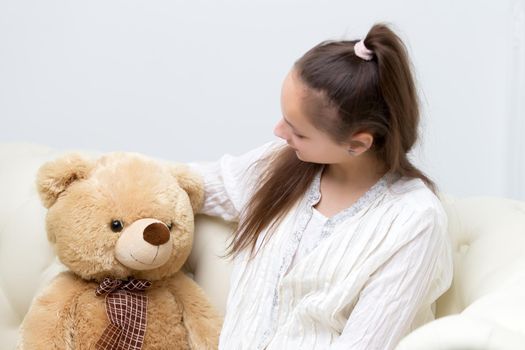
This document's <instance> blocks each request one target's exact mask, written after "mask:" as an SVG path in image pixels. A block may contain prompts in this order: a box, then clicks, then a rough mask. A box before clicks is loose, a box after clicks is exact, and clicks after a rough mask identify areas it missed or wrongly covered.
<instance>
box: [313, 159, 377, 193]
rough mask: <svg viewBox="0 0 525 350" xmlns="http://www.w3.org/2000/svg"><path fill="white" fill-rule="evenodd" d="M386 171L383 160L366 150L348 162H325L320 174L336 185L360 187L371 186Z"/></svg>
mask: <svg viewBox="0 0 525 350" xmlns="http://www.w3.org/2000/svg"><path fill="white" fill-rule="evenodd" d="M386 172H387V167H386V165H385V164H384V162H382V161H380V160H379V159H378V158H377V157H375V156H374V155H372V154H369V152H366V153H365V154H362V155H360V156H357V157H353V158H352V159H351V160H349V161H348V162H344V163H334V164H326V166H325V168H324V171H323V174H322V176H323V178H324V179H325V180H328V181H330V182H332V183H334V184H337V185H338V186H341V187H345V188H353V189H361V188H369V187H371V186H372V185H373V184H375V183H376V182H377V181H378V180H379V179H380V178H381V177H382V176H383V175H385V173H386Z"/></svg>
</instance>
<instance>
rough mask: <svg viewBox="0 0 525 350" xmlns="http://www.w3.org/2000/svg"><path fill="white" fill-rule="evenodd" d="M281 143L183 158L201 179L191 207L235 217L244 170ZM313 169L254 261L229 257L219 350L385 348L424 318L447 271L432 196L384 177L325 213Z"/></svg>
mask: <svg viewBox="0 0 525 350" xmlns="http://www.w3.org/2000/svg"><path fill="white" fill-rule="evenodd" d="M281 146H284V147H286V144H285V142H284V141H282V140H277V141H272V142H268V143H266V144H264V145H262V146H260V147H258V148H256V149H253V150H251V151H249V152H246V153H244V154H242V155H240V156H237V157H235V156H232V155H229V154H226V155H224V156H222V157H221V158H220V159H219V160H218V161H215V162H201V163H189V164H188V165H189V166H190V167H191V168H192V169H193V170H195V171H196V172H198V173H199V174H201V175H202V176H203V179H204V184H205V185H204V186H205V202H204V206H203V208H202V210H201V212H202V213H204V214H208V215H213V216H219V217H222V218H223V219H225V220H229V221H238V220H239V215H240V212H241V210H242V208H243V207H244V206H245V205H246V203H247V201H248V200H249V198H250V195H251V194H252V192H251V191H252V190H253V188H254V185H255V182H256V181H257V174H256V173H255V171H256V170H255V169H256V168H249V166H250V165H251V164H253V162H255V161H256V160H257V159H259V158H261V157H262V156H263V155H264V154H266V152H273V151H275V150H276V149H277V148H278V147H281ZM321 173H322V169H321V171H319V172H318V173H317V175H316V177H315V178H314V180H313V181H312V183H311V185H310V187H309V188H308V190H307V192H306V193H305V195H304V196H303V198H302V199H301V200H300V201H299V202H298V203H297V204H296V205H295V206H294V207H293V210H292V211H290V213H289V214H288V215H287V216H286V217H285V218H284V220H283V221H282V223H281V224H280V225H279V227H278V228H277V230H276V232H275V233H274V234H273V235H272V236H271V238H270V239H269V240H268V243H267V244H266V245H265V246H264V247H263V249H261V250H260V251H259V253H258V254H257V256H256V258H255V259H253V260H251V261H249V260H248V259H247V256H246V254H245V253H241V254H240V255H239V256H237V258H235V259H234V262H233V271H232V276H231V284H230V292H229V296H228V301H227V305H226V315H225V319H224V324H223V328H222V331H221V335H220V340H219V349H227V350H230V349H231V350H241V349H250V350H251V349H279V350H281V349H352V350H364V349H368V350H370V349H381V350H388V349H394V348H395V346H396V345H397V344H398V343H399V341H400V340H401V338H402V337H404V336H405V335H406V334H407V333H409V332H410V331H412V330H413V329H415V328H417V327H419V326H421V325H423V324H424V323H427V322H429V321H431V320H433V319H434V314H433V309H432V308H433V305H434V302H435V300H436V299H437V298H438V297H439V296H440V295H442V294H443V293H444V292H445V291H446V290H447V289H448V288H449V287H450V285H451V283H452V274H453V268H452V250H451V244H450V241H449V238H448V236H447V232H446V229H447V217H446V214H445V212H444V210H443V207H442V205H441V203H440V201H439V199H438V198H437V197H436V196H435V195H434V194H433V193H432V191H430V190H429V189H428V188H427V187H426V186H425V184H424V183H423V181H421V180H420V179H411V178H406V177H400V176H399V175H397V176H396V175H394V174H390V173H389V174H386V175H385V176H384V177H383V178H381V179H380V180H379V181H378V182H377V183H376V184H375V185H373V186H372V187H371V188H370V189H369V190H368V191H367V192H366V193H365V194H364V195H363V196H362V197H361V198H359V199H358V200H357V202H355V203H354V204H353V205H352V206H350V207H349V208H346V209H344V210H342V211H341V212H339V213H337V214H336V215H334V216H332V217H330V218H326V217H324V216H323V215H322V214H321V213H319V212H317V213H316V211H315V208H313V206H314V205H316V204H317V203H318V202H319V200H320V198H321V193H320V177H321ZM265 234H266V231H264V230H263V232H261V235H260V236H259V239H258V240H257V245H258V246H259V247H260V244H261V242H262V239H263V238H264V235H265Z"/></svg>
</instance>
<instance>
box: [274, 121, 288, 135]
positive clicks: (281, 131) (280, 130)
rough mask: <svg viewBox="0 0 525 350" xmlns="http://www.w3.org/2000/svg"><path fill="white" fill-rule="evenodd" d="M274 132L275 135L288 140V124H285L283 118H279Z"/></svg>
mask: <svg viewBox="0 0 525 350" xmlns="http://www.w3.org/2000/svg"><path fill="white" fill-rule="evenodd" d="M273 133H274V135H275V136H277V137H280V138H282V139H284V140H286V126H285V125H284V122H283V120H282V119H281V120H279V122H277V124H276V125H275V127H274V129H273Z"/></svg>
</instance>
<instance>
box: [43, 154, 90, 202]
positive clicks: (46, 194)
mask: <svg viewBox="0 0 525 350" xmlns="http://www.w3.org/2000/svg"><path fill="white" fill-rule="evenodd" d="M93 166H94V162H93V161H91V160H89V159H86V158H84V157H83V156H81V155H80V154H77V153H69V154H66V155H64V156H62V157H60V158H57V159H55V160H52V161H49V162H47V163H45V164H44V165H42V166H41V167H40V168H39V169H38V173H37V176H36V186H37V190H38V194H39V196H40V200H41V201H42V204H43V205H44V207H46V208H50V207H51V206H52V205H53V204H54V203H55V202H56V200H57V198H58V196H59V195H60V193H62V192H64V191H65V190H66V188H67V187H68V186H69V185H71V183H73V182H74V181H77V180H80V179H85V178H87V177H88V175H89V173H90V172H91V170H92V169H93Z"/></svg>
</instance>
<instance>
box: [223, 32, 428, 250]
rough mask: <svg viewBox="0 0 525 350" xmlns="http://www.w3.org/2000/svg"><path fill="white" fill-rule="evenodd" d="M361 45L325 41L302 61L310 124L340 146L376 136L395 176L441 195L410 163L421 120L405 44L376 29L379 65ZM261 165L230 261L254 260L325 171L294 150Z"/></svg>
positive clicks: (297, 67) (377, 148) (371, 38)
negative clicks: (362, 53) (363, 134)
mask: <svg viewBox="0 0 525 350" xmlns="http://www.w3.org/2000/svg"><path fill="white" fill-rule="evenodd" d="M357 42H358V41H357V40H342V41H323V42H321V43H319V44H318V45H316V46H315V47H313V48H312V49H310V50H309V51H308V52H306V53H305V54H304V55H303V56H302V57H301V58H300V59H299V60H297V61H296V62H295V64H294V67H293V69H294V72H295V73H296V74H297V76H298V77H299V78H300V79H301V81H302V82H303V83H304V84H305V86H306V87H307V88H308V91H309V97H308V99H307V102H306V103H308V106H307V107H308V108H307V110H308V115H307V118H308V119H309V120H310V122H311V123H312V124H313V125H314V126H316V127H317V128H318V129H319V130H322V131H324V132H325V133H326V134H327V135H329V136H330V137H331V138H332V139H333V140H334V141H335V142H336V143H339V144H342V143H343V142H345V141H347V140H348V139H349V137H350V136H351V135H353V134H354V133H356V132H360V131H367V132H370V133H371V134H372V135H373V137H374V142H373V144H372V147H371V148H370V150H371V151H372V152H374V153H375V154H376V156H377V157H379V159H380V160H382V161H383V162H384V163H385V165H386V166H387V169H388V172H397V173H399V174H400V175H402V176H407V177H411V178H420V179H421V180H423V181H424V182H425V183H426V185H427V186H428V187H429V188H430V189H431V190H432V191H433V192H434V193H436V191H437V189H436V185H435V184H434V182H433V181H432V180H430V179H429V178H428V177H427V176H426V175H425V174H424V173H423V172H422V171H420V170H419V169H417V168H416V167H415V166H414V165H413V164H411V162H410V161H409V159H408V157H407V153H408V152H409V151H410V150H411V149H412V147H413V146H414V144H415V142H416V141H417V139H418V124H419V119H420V116H419V101H418V97H417V93H416V88H415V84H414V79H413V76H412V73H411V66H410V62H409V60H408V55H407V51H406V47H405V45H404V44H403V42H402V41H401V39H400V38H399V37H398V36H397V35H396V34H395V33H394V32H393V31H392V30H391V29H389V28H388V27H387V26H386V25H385V24H376V25H374V26H373V27H372V28H371V29H370V31H369V32H368V34H367V35H366V38H365V39H364V44H365V46H366V48H368V49H369V50H371V51H372V52H373V58H372V60H369V61H366V60H363V59H362V58H360V57H358V56H356V54H355V53H354V45H355V44H356V43H357ZM263 164H266V165H263ZM253 166H254V167H263V168H262V169H260V170H259V171H258V173H260V174H261V175H260V178H259V182H258V186H257V187H256V188H255V190H254V195H253V196H252V197H251V198H250V200H249V202H248V204H247V205H246V207H245V208H244V209H243V212H242V213H241V220H240V222H239V225H238V227H237V230H236V231H235V233H234V235H233V240H232V241H231V244H230V246H229V251H228V254H227V255H229V256H235V255H237V254H238V253H239V252H241V251H242V250H244V249H250V256H251V257H253V256H254V255H255V254H256V253H257V252H256V251H255V247H256V242H257V238H258V236H259V234H260V233H261V232H262V230H263V229H265V228H266V227H268V234H267V235H266V236H265V238H264V241H265V242H266V241H267V239H268V238H269V237H270V235H271V233H273V230H274V229H275V227H276V226H277V225H278V224H279V223H280V222H281V220H282V219H283V218H284V216H285V215H286V214H287V212H288V211H289V210H290V209H291V208H292V206H293V205H294V204H295V203H296V202H297V201H298V200H299V199H300V198H301V196H303V195H304V193H305V191H306V190H307V188H308V186H309V185H310V183H311V181H312V180H313V178H314V177H315V175H316V173H317V171H319V170H320V168H321V167H322V166H323V165H322V164H317V163H309V162H303V161H301V160H300V159H298V157H297V155H296V154H295V151H294V150H293V149H291V148H290V147H283V148H282V149H279V150H277V151H276V152H274V153H273V154H269V155H268V156H267V157H265V158H263V159H261V160H260V161H259V162H257V163H255V164H253ZM265 242H263V243H265Z"/></svg>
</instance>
